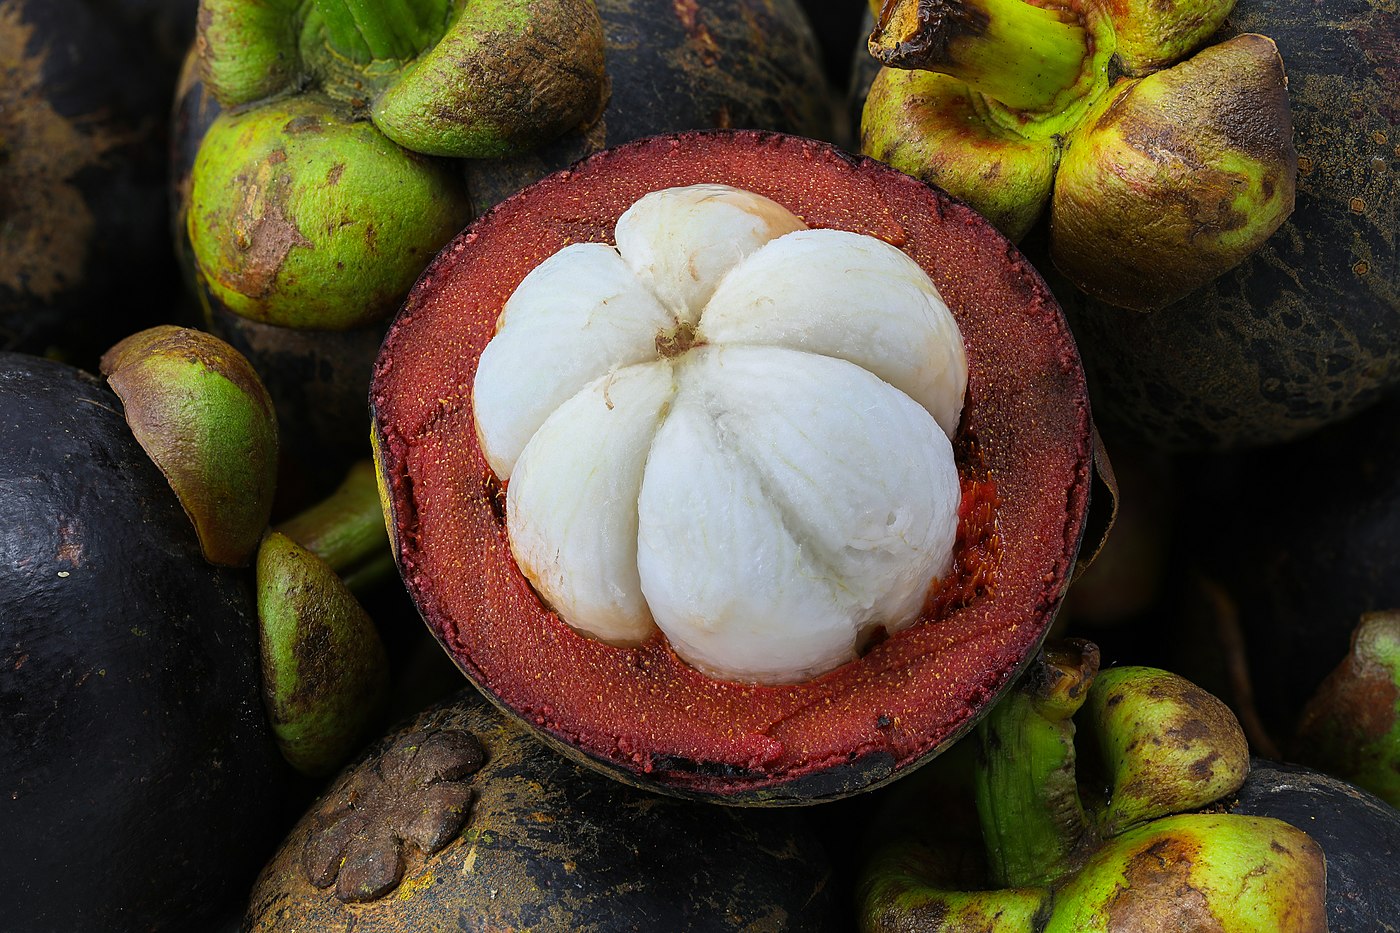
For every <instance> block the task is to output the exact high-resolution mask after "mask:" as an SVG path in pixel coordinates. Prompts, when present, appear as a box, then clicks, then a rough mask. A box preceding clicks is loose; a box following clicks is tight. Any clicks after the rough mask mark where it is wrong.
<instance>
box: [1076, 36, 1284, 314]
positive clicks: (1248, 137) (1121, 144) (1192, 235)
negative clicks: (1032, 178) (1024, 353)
mask: <svg viewBox="0 0 1400 933" xmlns="http://www.w3.org/2000/svg"><path fill="white" fill-rule="evenodd" d="M1297 172H1298V156H1297V153H1296V151H1295V150H1294V148H1293V127H1292V116H1291V113H1290V111H1289V107H1288V94H1287V79H1286V78H1285V76H1284V71H1283V62H1282V60H1281V59H1280V58H1279V54H1278V49H1277V48H1276V47H1275V45H1274V43H1273V41H1272V40H1270V39H1268V38H1266V37H1264V36H1259V35H1252V34H1245V35H1240V36H1235V37H1234V38H1232V39H1230V40H1228V41H1226V42H1222V43H1220V44H1218V45H1213V46H1211V47H1210V48H1208V49H1205V50H1204V51H1202V52H1200V53H1199V54H1197V55H1196V56H1194V57H1192V58H1190V59H1187V60H1186V61H1184V62H1181V63H1179V64H1177V65H1175V66H1173V67H1171V68H1168V69H1166V70H1164V71H1158V72H1155V73H1153V74H1151V75H1148V76H1147V77H1145V78H1140V79H1134V80H1125V81H1122V82H1120V83H1119V84H1118V85H1116V86H1115V87H1114V88H1113V89H1112V90H1111V91H1110V92H1109V93H1108V94H1107V95H1105V96H1104V97H1103V98H1102V99H1101V100H1100V101H1099V102H1098V103H1097V104H1096V105H1095V106H1094V108H1093V109H1092V110H1091V111H1090V112H1089V113H1088V114H1087V115H1086V116H1085V118H1084V121H1083V123H1081V124H1080V126H1079V127H1078V128H1077V129H1076V130H1075V131H1074V134H1073V135H1072V136H1071V138H1070V140H1069V144H1068V147H1067V149H1066V151H1065V154H1064V156H1063V158H1062V159H1061V162H1060V169H1059V172H1058V173H1057V174H1056V177H1055V191H1054V195H1053V197H1052V199H1051V215H1050V250H1051V258H1052V259H1053V260H1054V263H1055V265H1056V267H1057V268H1058V269H1059V270H1060V271H1061V272H1063V273H1064V274H1065V276H1066V277H1068V278H1069V279H1070V280H1071V281H1073V282H1074V284H1075V285H1077V286H1078V287H1079V288H1080V289H1082V290H1083V291H1085V292H1087V293H1089V294H1090V295H1093V296H1094V297H1096V298H1099V299H1101V300H1103V301H1106V302H1108V303H1110V304H1114V305H1117V306H1119V307H1123V308H1129V309H1132V310H1136V311H1153V310H1157V309H1159V308H1162V307H1165V306H1166V305H1168V304H1170V303H1171V302H1173V301H1176V300H1178V299H1180V298H1183V297H1185V296H1186V295H1188V294H1189V293H1190V292H1191V291H1193V290H1195V289H1196V288H1199V287H1200V286H1202V285H1204V284H1205V283H1207V282H1209V281H1210V280H1211V279H1214V278H1215V277H1216V276H1218V275H1220V274H1221V273H1222V272H1224V271H1226V270H1227V269H1230V268H1231V267H1233V266H1235V265H1237V264H1238V263H1239V262H1240V261H1241V260H1243V259H1244V258H1245V257H1246V256H1248V255H1249V254H1250V253H1252V252H1254V250H1256V249H1258V248H1259V247H1260V246H1261V245H1263V243H1264V241H1265V240H1267V239H1268V238H1269V237H1270V236H1271V235H1272V234H1273V232H1274V231H1275V230H1276V229H1278V227H1279V225H1280V224H1282V223H1283V222H1284V220H1286V219H1287V218H1288V215H1289V214H1290V213H1292V211H1293V204H1294V193H1295V188H1296V180H1297Z"/></svg>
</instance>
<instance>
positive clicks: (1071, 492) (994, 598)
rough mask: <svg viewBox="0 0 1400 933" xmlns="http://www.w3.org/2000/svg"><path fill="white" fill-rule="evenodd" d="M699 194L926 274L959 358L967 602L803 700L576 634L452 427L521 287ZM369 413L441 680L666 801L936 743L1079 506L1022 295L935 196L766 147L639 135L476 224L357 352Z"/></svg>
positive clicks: (1072, 422)
mask: <svg viewBox="0 0 1400 933" xmlns="http://www.w3.org/2000/svg"><path fill="white" fill-rule="evenodd" d="M702 182H711V183H723V184H730V185H734V186H737V187H740V188H745V189H748V190H750V191H754V192H757V193H759V194H763V195H766V196H768V197H770V198H772V199H773V200H775V201H777V202H779V203H781V204H783V205H785V206H787V207H788V208H789V209H790V210H792V211H793V212H794V213H796V214H797V215H798V216H800V217H802V219H803V220H804V221H805V222H806V223H807V224H808V225H809V226H811V227H835V228H840V229H845V230H852V231H856V232H859V233H866V234H871V235H874V236H878V237H880V238H881V239H884V240H887V241H889V242H891V243H893V244H895V245H897V246H899V247H900V248H902V249H903V250H904V251H905V252H907V253H908V254H909V255H910V256H912V257H913V258H914V259H915V260H916V261H917V262H918V263H919V264H920V265H921V266H922V267H923V268H924V269H925V270H926V271H927V272H928V273H929V275H930V276H931V277H932V278H933V281H934V282H935V283H936V285H937V286H938V289H939V291H940V292H941V294H942V295H943V298H944V300H945V301H946V302H947V304H948V306H949V308H950V309H951V310H952V311H953V314H954V316H955V317H956V318H957V321H958V324H959V326H960V327H961V328H962V332H963V337H964V340H965V342H966V345H967V354H968V365H969V377H968V396H967V401H966V406H965V409H964V415H963V425H962V429H961V437H962V438H963V440H965V441H966V440H971V441H973V442H975V446H976V451H977V455H978V459H979V460H980V467H981V469H982V470H983V471H984V472H985V478H986V480H987V481H988V482H989V483H990V484H991V488H994V489H995V494H996V506H995V508H996V516H995V520H996V532H997V534H998V535H999V540H1000V541H1001V542H1002V543H1003V544H1002V546H1000V547H999V548H998V549H997V553H998V555H999V558H998V563H997V566H996V567H995V568H994V570H993V571H992V572H991V573H990V574H989V575H988V576H989V578H990V579H989V585H988V586H987V587H986V592H985V594H984V595H982V596H981V597H979V598H977V599H975V600H973V601H972V602H971V603H970V604H966V605H962V604H957V605H956V608H953V609H952V610H951V611H950V612H947V614H946V615H943V616H942V617H941V618H929V619H927V620H925V621H921V622H920V623H919V624H917V625H914V626H912V627H911V628H908V629H906V630H904V631H903V632H900V633H898V634H896V635H894V636H892V637H890V638H888V639H886V640H884V641H882V642H880V643H879V644H877V645H875V646H874V647H873V648H872V649H871V650H870V651H869V652H868V653H867V654H866V655H865V656H864V657H863V658H861V659H860V660H858V661H856V662H853V663H851V664H847V665H845V666H844V667H841V668H839V669H837V670H835V671H833V672H831V673H829V674H827V675H825V676H823V677H821V678H819V679H817V680H815V681H812V682H809V683H804V684H797V685H790V686H777V687H765V686H754V685H748V684H738V683H730V682H721V681H716V680H713V679H711V678H709V677H706V676H704V675H702V674H700V673H697V672H696V671H694V670H693V669H691V668H690V667H688V666H687V665H685V664H684V663H683V662H681V661H680V660H679V659H678V658H676V657H675V655H673V654H672V653H671V652H670V650H669V649H668V647H667V646H666V644H665V643H664V641H663V640H661V639H659V638H658V639H655V640H653V641H651V642H649V643H647V644H645V645H643V646H641V647H640V648H634V649H624V648H616V647H610V646H608V645H604V644H601V643H599V642H596V641H592V640H589V639H587V638H584V637H582V636H580V635H578V634H577V633H575V632H574V631H573V630H572V629H570V628H569V627H568V626H567V625H566V624H565V623H564V622H563V621H562V620H560V619H559V618H558V617H557V616H555V615H554V614H552V613H551V612H549V611H548V610H546V609H545V608H544V607H543V606H542V605H541V603H540V601H539V600H538V598H537V597H536V596H535V595H534V593H533V592H532V591H531V589H530V586H529V585H528V583H527V582H526V581H525V579H524V577H523V576H522V574H521V573H520V571H519V570H518V569H517V567H516V565H515V563H514V560H513V559H512V557H511V554H510V549H509V545H508V543H507V540H506V536H505V532H504V529H503V526H502V524H501V522H500V520H499V515H498V513H497V511H496V508H495V507H494V506H493V498H494V497H493V495H492V490H493V482H492V479H491V473H490V470H489V468H488V467H487V466H486V464H485V461H484V460H483V458H482V455H481V451H480V449H479V447H478V445H477V440H476V433H475V430H474V427H473V423H472V414H471V397H470V393H471V385H472V379H473V375H474V372H475V368H476V364H477V359H478V357H479V355H480V353H481V350H482V348H483V347H484V346H485V345H486V342H487V341H488V340H489V339H490V337H491V336H492V333H493V332H494V329H495V323H496V318H497V315H498V314H499V312H500V310H501V308H502V307H503V305H504V304H505V301H506V299H507V297H509V295H510V294H511V292H512V291H513V290H514V289H515V287H516V285H517V284H518V283H519V282H520V280H521V279H522V278H523V277H524V276H525V274H526V273H527V272H529V271H530V269H532V268H533V267H534V266H536V265H538V264H539V263H540V262H541V261H543V260H544V259H545V258H546V257H548V256H549V255H551V254H553V253H554V252H556V251H557V250H559V249H560V248H562V247H563V246H565V245H567V244H569V243H572V242H579V241H589V240H591V241H603V242H611V239H612V230H613V225H614V223H615V221H616V219H617V217H618V216H619V215H620V214H621V213H622V212H623V211H624V210H625V209H626V208H627V207H628V206H629V205H631V204H632V203H633V202H634V201H636V200H637V199H638V198H639V197H641V196H642V195H643V194H646V193H647V192H649V191H653V190H657V189H660V188H666V187H671V186H677V185H689V184H697V183H702ZM371 402H372V405H373V409H374V417H375V430H376V438H377V441H378V443H379V448H380V450H379V456H380V463H381V468H382V469H383V471H384V477H385V482H386V488H387V490H388V496H389V501H390V508H391V511H392V518H393V524H394V525H395V533H396V535H395V537H396V541H395V543H396V547H397V551H398V558H399V562H400V568H401V570H402V572H403V574H404V578H405V581H406V583H407V585H408V588H409V590H410V592H411V593H412V594H413V596H414V598H415V600H416V601H417V603H418V606H419V609H420V611H421V612H422V614H423V616H424V618H425V619H426V620H427V621H428V623H429V625H430V627H432V628H433V630H434V631H435V633H436V635H437V637H438V638H439V639H440V640H441V641H442V643H443V645H444V646H445V647H446V649H447V650H448V652H449V653H450V654H451V655H452V657H453V658H454V659H455V660H456V662H457V664H458V665H459V666H460V667H461V668H462V670H463V671H464V672H465V673H466V674H467V675H468V676H469V677H470V678H471V679H472V680H473V681H474V682H475V683H476V684H478V685H479V686H480V687H482V688H484V689H485V690H486V691H487V692H488V693H489V694H491V695H494V697H495V698H496V699H497V701H498V702H499V703H501V704H502V705H504V706H505V707H507V708H509V709H511V710H514V711H515V712H516V713H517V714H519V715H520V716H521V717H522V718H523V719H524V720H525V721H526V722H529V723H532V724H534V725H535V726H536V727H538V728H541V729H542V730H545V731H546V732H548V733H549V734H551V735H553V736H554V737H555V738H557V739H560V740H562V741H564V742H566V743H568V744H569V745H571V746H573V747H574V748H577V749H579V750H580V751H582V752H584V753H585V754H586V755H587V756H589V757H591V758H593V759H595V760H598V761H601V762H603V763H605V764H611V765H612V766H614V767H617V768H620V769H622V770H623V771H626V772H631V773H632V774H633V775H634V776H645V780H647V781H649V782H652V783H655V784H657V785H659V786H662V787H669V788H671V789H675V790H679V791H681V792H698V793H714V794H721V795H724V794H738V793H741V792H744V791H748V790H753V789H758V788H771V787H774V786H776V785H780V784H783V783H784V782H791V781H794V780H796V779H799V778H802V777H804V776H809V775H813V774H815V773H819V772H822V771H824V770H827V769H831V768H834V767H837V766H842V765H845V764H847V763H851V762H856V761H860V760H862V759H864V758H865V757H866V756H869V755H886V756H889V757H890V758H892V759H893V762H894V768H895V769H896V770H897V769H898V768H901V767H906V766H908V765H910V764H912V763H914V762H916V761H917V760H918V759H919V758H920V757H922V756H923V755H925V754H927V753H928V752H930V751H932V750H934V749H935V748H938V747H940V746H941V745H943V744H945V743H946V742H947V741H948V740H949V739H950V738H952V737H953V736H955V735H957V734H959V733H960V732H961V731H962V730H963V729H965V728H966V727H967V726H968V725H969V724H970V722H971V720H972V719H973V717H974V716H975V715H976V714H977V713H978V712H980V711H981V709H982V708H983V707H984V705H985V704H986V703H987V701H988V700H989V699H990V698H992V697H993V696H995V695H996V693H997V692H998V691H999V690H1000V689H1001V688H1002V687H1003V686H1005V684H1006V683H1007V681H1008V680H1009V679H1010V677H1011V676H1012V675H1013V674H1014V673H1015V672H1016V671H1017V670H1018V669H1019V668H1020V666H1021V665H1022V664H1023V662H1025V660H1026V659H1027V658H1028V657H1029V656H1030V654H1031V653H1032V652H1033V651H1034V650H1035V649H1036V648H1037V646H1038V645H1039V644H1040V641H1041V640H1042V638H1043V636H1044V634H1045V631H1046V628H1047V627H1048V625H1049V623H1050V620H1051V617H1052V615H1053V610H1054V608H1055V607H1056V606H1057V605H1058V603H1059V600H1060V597H1061V596H1062V595H1063V591H1064V588H1065V586H1066V585H1067V583H1068V579H1069V574H1070V571H1071V569H1072V565H1073V560H1074V556H1075V553H1076V550H1077V548H1078V544H1079V539H1080V535H1081V533H1082V530H1083V523H1084V515H1085V511H1086V507H1087V504H1088V494H1089V481H1090V470H1091V441H1090V437H1091V426H1090V418H1089V409H1088V397H1087V393H1086V390H1085V385H1084V377H1083V371H1082V368H1081V366H1080V362H1079V355H1078V351H1077V350H1076V349H1075V346H1074V342H1073V340H1072V338H1071V336H1070V334H1069V331H1068V328H1067V327H1066V325H1065V322H1064V319H1063V316H1062V314H1061V312H1060V310H1059V307H1058V305H1057V304H1056V303H1055V301H1054V299H1053V298H1052V297H1051V295H1050V293H1049V291H1048V289H1047V288H1046V287H1045V285H1044V283H1043V281H1042V280H1041V278H1040V276H1039V275H1038V274H1037V273H1036V272H1035V271H1034V270H1033V269H1032V268H1031V267H1030V265H1029V264H1028V263H1027V262H1026V261H1025V260H1024V259H1023V258H1022V257H1021V255H1020V254H1019V253H1018V252H1016V251H1015V249H1014V248H1013V247H1011V246H1010V244H1009V243H1008V242H1007V241H1006V240H1005V239H1004V238H1002V237H1001V236H1000V235H999V234H997V233H996V232H995V231H994V230H993V229H992V227H991V226H990V225H989V224H987V222H986V221H985V220H983V219H982V218H981V217H980V216H978V215H977V214H975V213H974V212H973V211H972V210H970V209H969V208H967V207H966V206H964V205H962V204H960V203H958V202H955V201H953V200H951V199H949V198H948V197H947V196H946V195H944V194H942V193H941V192H938V191H936V190H934V189H932V188H929V187H927V186H925V185H923V184H921V183H919V182H916V181H913V180H912V179H910V178H908V177H907V176H904V175H902V174H900V173H898V172H895V171H893V170H891V169H889V168H887V167H886V166H884V165H882V164H880V163H877V162H874V161H871V160H867V159H856V158H852V157H850V156H847V155H845V154H843V153H840V152H839V151H837V150H835V149H833V148H831V147H829V146H827V145H825V144H822V143H816V142H812V141H810V140H803V139H799V138H795V137H785V136H780V135H776V134H769V133H756V132H743V131H740V132H733V133H723V132H721V133H689V134H683V135H680V136H675V137H659V138H654V139H648V140H642V141H640V142H637V143H632V144H628V145H626V146H622V147H619V148H617V149H613V150H610V151H607V152H604V153H600V154H599V155H597V156H594V157H592V158H590V159H588V160H586V161H585V162H583V163H580V164H579V165H578V166H575V167H574V168H573V169H571V170H568V171H565V172H561V173H559V174H556V175H553V176H550V177H549V178H546V179H545V180H543V181H541V182H540V183H538V184H536V185H533V186H531V187H530V188H528V189H526V190H525V191H523V192H521V193H520V194H518V195H516V196H515V197H513V198H511V199H509V200H508V201H505V202H503V203H502V204H500V205H498V206H497V208H495V209H494V210H493V211H492V212H490V213H489V214H487V215H485V216H484V217H482V218H481V219H480V220H478V221H477V222H476V223H475V224H474V225H473V226H472V227H471V228H469V229H468V230H467V231H465V232H464V233H463V234H462V235H460V236H459V237H458V238H457V239H456V240H455V241H453V242H452V243H451V244H450V245H449V246H448V247H447V248H445V249H444V250H443V251H442V253H441V254H440V255H439V256H438V257H437V259H436V260H435V261H434V263H433V264H432V266H431V267H430V268H429V269H428V271H427V272H425V273H424V275H423V277H422V279H421V280H420V281H419V283H418V284H417V286H416V287H415V288H414V290H413V292H412V294H411V295H410V297H409V299H408V302H407V304H406V305H405V307H404V309H403V311H402V312H401V314H400V315H399V318H398V319H397V321H396V322H395V323H394V325H393V327H392V329H391V330H390V333H389V335H388V337H387V339H386V341H385V345H384V348H383V350H382V351H381V353H380V357H379V362H378V364H377V366H376V371H375V375H374V382H373V386H372V390H371ZM984 570H985V568H984ZM937 602H938V600H936V599H935V600H933V601H931V603H932V604H936V603H937ZM960 603H961V601H960ZM697 763H699V764H698V766H697Z"/></svg>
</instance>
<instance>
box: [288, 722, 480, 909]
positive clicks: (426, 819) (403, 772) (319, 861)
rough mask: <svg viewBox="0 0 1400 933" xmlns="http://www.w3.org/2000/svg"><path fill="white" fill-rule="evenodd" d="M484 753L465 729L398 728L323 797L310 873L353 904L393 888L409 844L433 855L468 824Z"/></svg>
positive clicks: (307, 861) (306, 865) (306, 849)
mask: <svg viewBox="0 0 1400 933" xmlns="http://www.w3.org/2000/svg"><path fill="white" fill-rule="evenodd" d="M485 760H486V752H485V751H484V750H483V749H482V747H481V743H480V742H478V741H477V740H476V739H475V738H474V737H473V736H472V735H471V734H470V733H469V732H466V731H464V730H461V729H451V728H444V729H438V730H426V731H415V732H409V733H406V734H403V735H400V736H398V737H397V738H396V739H394V741H393V743H392V744H391V745H390V746H389V747H388V749H387V750H386V751H384V752H383V753H382V755H380V756H379V757H378V759H377V760H375V761H374V763H373V764H372V765H371V766H369V767H365V768H361V769H359V770H356V771H352V772H350V774H349V776H348V778H347V779H346V780H344V781H342V782H340V783H339V784H337V785H336V786H335V787H334V788H333V789H332V790H331V792H330V793H329V794H328V795H327V796H326V797H325V798H324V799H323V800H322V801H321V803H320V805H319V807H318V808H317V810H316V812H315V814H314V815H313V816H312V817H311V820H312V828H311V832H310V834H309V835H308V836H307V837H306V840H305V842H304V843H303V846H302V853H301V864H302V869H303V871H304V873H305V877H306V880H307V881H309V882H310V883H311V884H312V885H314V886H315V887H317V888H330V887H331V886H332V885H334V891H335V896H336V898H338V899H339V900H340V901H341V902H343V903H347V904H348V903H362V902H365V901H373V900H377V899H379V898H381V897H384V896H385V895H387V894H389V893H390V892H392V891H393V890H394V889H395V888H397V887H398V886H399V882H400V881H401V880H402V879H403V873H404V863H405V849H406V848H407V847H412V849H413V850H416V852H417V853H419V854H420V855H421V856H429V855H433V854H434V853H436V852H438V851H439V850H441V849H442V848H443V847H444V846H446V845H447V844H448V843H449V842H451V841H452V840H453V839H454V838H455V837H456V836H457V834H458V833H460V832H461V831H462V827H463V826H464V825H465V824H466V822H467V817H468V816H469V814H470V812H471V802H472V787H471V779H472V776H473V775H474V774H476V772H477V771H478V770H480V768H481V766H482V763H483V762H484V761H485Z"/></svg>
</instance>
